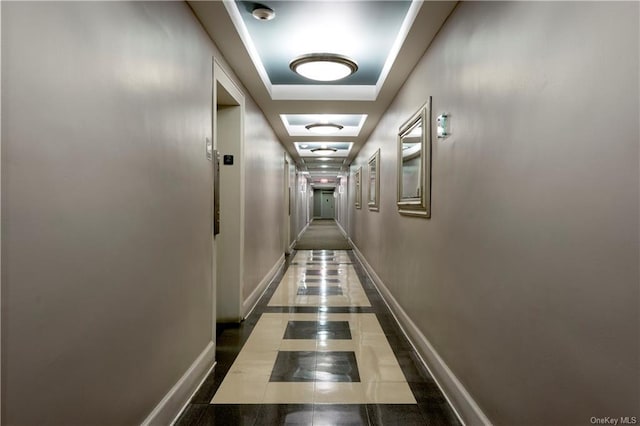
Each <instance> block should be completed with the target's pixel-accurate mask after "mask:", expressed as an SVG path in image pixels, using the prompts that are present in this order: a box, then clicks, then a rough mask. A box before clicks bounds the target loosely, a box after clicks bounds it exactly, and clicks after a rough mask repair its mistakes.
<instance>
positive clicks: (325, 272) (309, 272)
mask: <svg viewBox="0 0 640 426" xmlns="http://www.w3.org/2000/svg"><path fill="white" fill-rule="evenodd" d="M339 272H340V271H338V270H337V269H307V270H306V272H305V274H306V275H307V276H308V275H313V276H318V275H320V276H323V277H324V276H327V275H338V273H339Z"/></svg>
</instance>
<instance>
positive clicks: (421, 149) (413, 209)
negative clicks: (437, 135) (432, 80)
mask: <svg viewBox="0 0 640 426" xmlns="http://www.w3.org/2000/svg"><path fill="white" fill-rule="evenodd" d="M398 211H399V212H400V213H402V214H407V215H413V216H422V217H431V97H429V99H428V101H427V103H426V104H425V105H424V106H423V107H422V108H420V110H419V111H418V112H416V113H415V114H414V115H413V116H411V118H409V120H407V121H406V122H405V123H404V124H403V125H402V126H400V131H399V133H398Z"/></svg>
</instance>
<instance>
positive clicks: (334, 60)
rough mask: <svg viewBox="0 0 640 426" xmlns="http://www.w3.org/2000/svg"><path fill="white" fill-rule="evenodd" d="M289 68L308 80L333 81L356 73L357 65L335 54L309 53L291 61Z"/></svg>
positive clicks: (351, 60)
mask: <svg viewBox="0 0 640 426" xmlns="http://www.w3.org/2000/svg"><path fill="white" fill-rule="evenodd" d="M289 68H291V70H292V71H293V72H295V73H296V74H299V75H301V76H303V77H306V78H308V79H310V80H316V81H335V80H340V79H343V78H345V77H348V76H350V75H351V74H353V73H354V72H356V71H358V64H356V62H355V61H354V60H353V59H350V58H348V57H346V56H343V55H337V54H335V53H309V54H306V55H302V56H298V57H297V58H296V59H294V60H293V61H291V63H290V64H289Z"/></svg>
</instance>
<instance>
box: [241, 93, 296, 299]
mask: <svg viewBox="0 0 640 426" xmlns="http://www.w3.org/2000/svg"><path fill="white" fill-rule="evenodd" d="M245 93H246V91H245ZM246 104H247V105H246V108H247V110H246V116H245V129H246V133H245V141H244V153H245V169H244V171H245V210H244V214H245V232H244V252H245V255H244V290H243V296H244V298H245V299H246V298H247V297H248V296H249V295H250V294H251V292H253V291H254V290H255V289H256V287H257V286H258V284H260V282H261V281H262V279H263V278H264V277H265V275H266V274H267V273H268V272H269V270H270V269H271V268H272V267H273V266H274V264H275V263H276V262H277V261H278V259H279V258H280V256H281V255H282V254H283V251H282V231H281V230H282V227H283V226H284V225H283V223H282V217H283V215H284V209H285V208H286V200H285V199H284V196H283V190H282V188H283V185H284V182H283V170H284V148H283V147H282V145H280V143H279V142H278V139H277V138H276V136H275V133H274V132H273V129H272V128H271V127H270V126H269V124H268V122H267V120H266V119H265V118H264V116H263V115H262V112H261V111H260V109H259V108H258V107H257V105H256V104H255V103H254V102H253V100H252V99H251V98H250V97H249V96H248V95H247V102H246Z"/></svg>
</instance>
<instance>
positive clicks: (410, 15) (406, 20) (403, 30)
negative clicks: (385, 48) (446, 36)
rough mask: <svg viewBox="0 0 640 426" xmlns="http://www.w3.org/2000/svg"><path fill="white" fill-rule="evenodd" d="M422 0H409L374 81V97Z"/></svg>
mask: <svg viewBox="0 0 640 426" xmlns="http://www.w3.org/2000/svg"><path fill="white" fill-rule="evenodd" d="M423 2H424V0H413V1H412V2H411V6H409V10H408V11H407V15H406V16H405V17H404V21H402V26H401V27H400V31H398V36H397V37H396V40H395V41H394V42H393V46H391V50H390V51H389V56H387V60H386V61H385V63H384V67H382V72H381V73H380V78H379V79H378V82H377V83H376V97H378V93H380V90H382V86H383V85H384V82H385V81H386V80H387V77H388V76H389V72H390V71H391V67H392V66H393V63H394V62H395V61H396V58H397V57H398V53H400V49H401V48H402V45H403V44H404V40H405V39H406V38H407V36H408V35H409V31H410V30H411V26H412V25H413V21H415V20H416V17H417V16H418V12H420V8H421V7H422V3H423Z"/></svg>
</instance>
